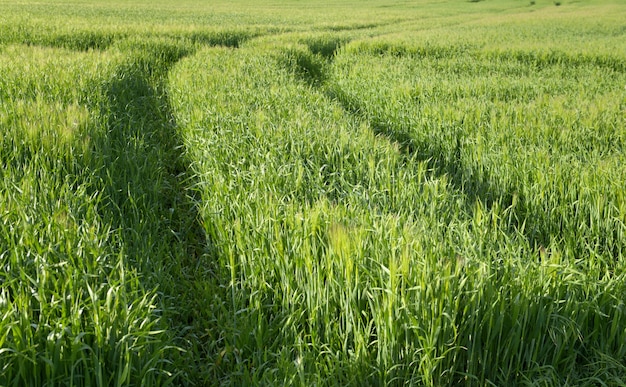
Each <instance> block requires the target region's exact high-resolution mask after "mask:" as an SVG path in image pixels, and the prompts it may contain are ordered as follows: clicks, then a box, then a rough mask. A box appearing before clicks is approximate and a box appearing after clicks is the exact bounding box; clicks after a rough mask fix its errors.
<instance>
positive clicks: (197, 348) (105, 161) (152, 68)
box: [94, 41, 215, 383]
mask: <svg viewBox="0 0 626 387" xmlns="http://www.w3.org/2000/svg"><path fill="white" fill-rule="evenodd" d="M128 50H129V52H130V54H129V55H128V57H127V60H126V61H125V62H124V63H123V64H122V65H120V66H119V68H118V69H117V71H116V72H115V73H114V75H113V76H112V78H111V79H110V81H109V82H108V83H107V84H106V85H105V89H104V97H105V98H104V101H103V103H102V106H101V112H102V116H103V117H102V118H103V121H104V126H105V129H106V133H104V134H103V136H102V137H101V138H99V139H96V142H95V143H96V144H97V145H96V153H97V154H98V155H99V156H98V158H97V160H96V163H97V165H96V166H95V167H94V170H95V171H97V172H96V173H97V177H96V179H98V180H99V181H100V186H101V187H102V190H103V191H104V195H103V196H104V197H105V201H104V204H103V206H102V207H101V208H100V213H101V216H102V218H103V219H104V220H105V221H106V222H107V223H108V224H111V226H112V229H113V230H115V232H116V238H117V240H115V241H114V244H115V245H114V246H113V247H114V249H116V250H118V251H120V252H121V253H123V254H124V255H125V256H126V257H127V263H128V265H129V266H130V268H132V269H135V270H137V272H138V273H140V277H141V279H142V286H143V287H144V288H146V289H147V290H149V291H150V290H151V289H157V294H158V300H159V304H160V307H161V308H162V310H160V311H158V313H159V314H160V317H161V323H162V327H161V328H162V329H165V335H166V338H164V340H166V341H167V342H166V343H163V345H162V348H163V353H162V354H161V356H162V359H163V360H164V362H165V363H168V364H170V365H169V366H168V367H170V368H169V369H168V370H166V371H168V372H171V373H173V374H174V375H175V379H174V381H175V383H187V382H189V381H190V380H196V379H197V378H198V376H197V375H196V374H197V373H198V372H202V371H199V370H198V369H199V367H200V366H201V365H199V364H198V362H201V361H205V360H206V355H202V351H203V350H202V348H205V347H206V346H207V345H209V343H208V341H209V340H211V338H210V337H209V335H207V333H206V331H207V330H208V329H207V322H206V321H203V313H204V312H203V310H206V308H209V307H210V305H211V304H210V302H211V301H213V300H205V299H202V297H198V294H199V293H198V289H195V287H196V286H203V285H202V284H205V283H206V282H207V278H211V277H212V276H213V274H212V273H213V272H214V271H213V266H214V265H215V264H214V262H215V260H214V259H212V255H211V252H210V251H209V246H210V242H209V241H208V239H207V236H206V234H205V232H204V229H203V227H202V225H201V224H200V221H199V215H198V212H197V205H196V204H197V200H196V198H195V195H194V192H193V189H192V186H193V182H192V176H190V174H189V171H188V163H187V160H186V159H185V155H184V146H183V144H182V140H181V138H180V137H179V135H178V133H177V130H176V123H175V121H174V118H173V115H172V112H171V108H170V105H169V103H168V96H167V91H166V80H167V74H168V71H169V69H170V68H171V67H172V66H173V65H174V64H175V63H176V62H177V61H179V60H180V59H182V58H183V57H185V56H187V55H189V54H191V53H193V46H189V47H185V46H184V45H180V44H175V43H168V42H160V41H154V42H151V41H147V42H140V43H139V44H138V45H137V46H132V45H131V46H130V47H129V48H128ZM198 284H200V285H198Z"/></svg>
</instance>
